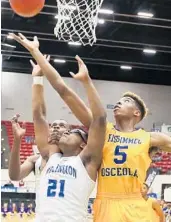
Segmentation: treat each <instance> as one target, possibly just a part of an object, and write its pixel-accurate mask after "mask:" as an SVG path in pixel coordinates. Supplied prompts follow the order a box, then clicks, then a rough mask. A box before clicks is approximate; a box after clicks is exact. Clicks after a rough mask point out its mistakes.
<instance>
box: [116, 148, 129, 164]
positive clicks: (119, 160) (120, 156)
mask: <svg viewBox="0 0 171 222" xmlns="http://www.w3.org/2000/svg"><path fill="white" fill-rule="evenodd" d="M126 149H128V146H116V148H115V150H114V155H115V157H116V158H114V159H113V161H114V163H116V164H123V163H125V162H126V160H127V153H125V152H124V150H126Z"/></svg>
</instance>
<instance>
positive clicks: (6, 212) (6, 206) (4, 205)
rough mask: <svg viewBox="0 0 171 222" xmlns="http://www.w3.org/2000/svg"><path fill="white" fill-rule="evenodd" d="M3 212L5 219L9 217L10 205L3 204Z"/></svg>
mask: <svg viewBox="0 0 171 222" xmlns="http://www.w3.org/2000/svg"><path fill="white" fill-rule="evenodd" d="M1 212H2V216H3V217H7V215H8V212H9V209H8V203H4V204H3V207H2V209H1Z"/></svg>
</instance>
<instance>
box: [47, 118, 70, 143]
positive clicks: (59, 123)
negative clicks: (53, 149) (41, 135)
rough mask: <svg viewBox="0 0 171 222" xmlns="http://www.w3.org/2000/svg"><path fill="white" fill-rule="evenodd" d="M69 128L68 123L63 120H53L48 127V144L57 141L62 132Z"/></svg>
mask: <svg viewBox="0 0 171 222" xmlns="http://www.w3.org/2000/svg"><path fill="white" fill-rule="evenodd" d="M67 130H69V125H68V123H67V122H66V121H65V120H62V119H60V120H55V121H54V122H53V123H52V124H51V126H50V127H49V138H48V142H49V143H50V144H56V143H58V142H59V140H60V138H61V136H62V134H63V133H64V132H65V131H67Z"/></svg>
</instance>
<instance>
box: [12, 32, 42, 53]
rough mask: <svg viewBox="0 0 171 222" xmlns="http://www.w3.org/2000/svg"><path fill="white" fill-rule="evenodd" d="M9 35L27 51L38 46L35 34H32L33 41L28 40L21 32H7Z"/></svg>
mask: <svg viewBox="0 0 171 222" xmlns="http://www.w3.org/2000/svg"><path fill="white" fill-rule="evenodd" d="M9 35H10V36H11V37H12V38H13V39H15V40H16V41H17V42H18V43H20V44H21V45H23V46H24V47H25V48H26V49H27V50H28V51H29V52H32V51H33V50H34V49H36V48H39V41H38V38H37V36H34V39H33V41H30V40H28V39H27V38H26V37H25V36H24V35H23V34H21V33H18V35H15V34H14V33H9Z"/></svg>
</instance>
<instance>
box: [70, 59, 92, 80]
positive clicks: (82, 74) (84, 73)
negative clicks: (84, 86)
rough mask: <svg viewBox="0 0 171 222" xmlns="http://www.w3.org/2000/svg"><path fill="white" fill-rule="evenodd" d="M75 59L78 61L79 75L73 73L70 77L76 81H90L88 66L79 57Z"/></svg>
mask: <svg viewBox="0 0 171 222" xmlns="http://www.w3.org/2000/svg"><path fill="white" fill-rule="evenodd" d="M75 58H76V60H77V61H78V73H77V74H74V73H73V72H70V75H71V76H72V77H73V78H74V79H76V80H79V81H81V82H87V81H88V80H89V79H90V76H89V73H88V69H87V66H86V65H85V64H84V62H83V60H82V59H81V58H80V57H79V56H78V55H77V56H76V57H75Z"/></svg>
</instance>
